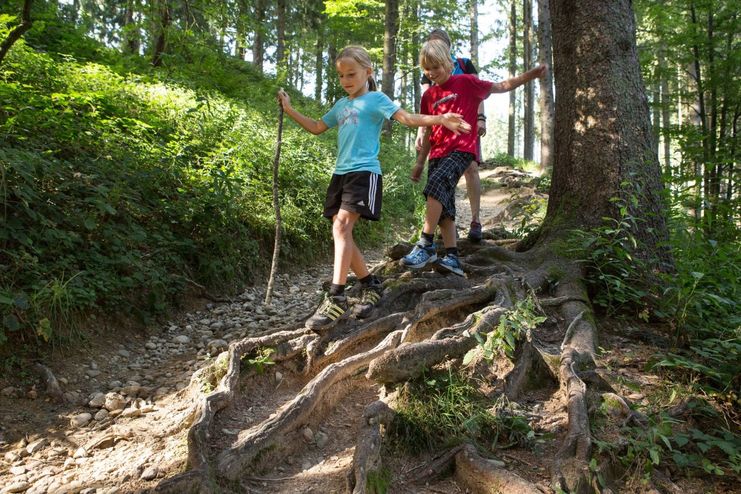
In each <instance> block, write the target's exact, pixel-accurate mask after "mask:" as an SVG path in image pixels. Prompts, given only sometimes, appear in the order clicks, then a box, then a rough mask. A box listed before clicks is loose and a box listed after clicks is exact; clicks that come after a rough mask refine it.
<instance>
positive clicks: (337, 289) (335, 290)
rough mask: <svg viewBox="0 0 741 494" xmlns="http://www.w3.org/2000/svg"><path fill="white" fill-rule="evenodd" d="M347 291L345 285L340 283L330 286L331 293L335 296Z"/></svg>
mask: <svg viewBox="0 0 741 494" xmlns="http://www.w3.org/2000/svg"><path fill="white" fill-rule="evenodd" d="M344 293H345V285H338V284H336V283H332V286H331V287H329V295H330V296H332V297H334V296H335V295H342V294H344Z"/></svg>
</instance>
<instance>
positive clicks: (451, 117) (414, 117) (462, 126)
mask: <svg viewBox="0 0 741 494" xmlns="http://www.w3.org/2000/svg"><path fill="white" fill-rule="evenodd" d="M392 118H393V119H394V120H396V121H397V122H399V123H402V124H404V125H406V126H407V127H429V126H431V125H443V126H445V127H446V128H447V129H449V130H450V131H452V132H453V133H454V134H455V135H458V134H460V133H461V132H462V133H464V134H468V133H469V132H471V126H470V125H469V124H468V123H467V122H466V121H465V120H463V116H462V115H460V114H458V113H444V114H442V115H422V114H420V113H408V112H407V111H406V110H404V109H403V108H399V109H398V110H397V111H396V113H394V116H393V117H392Z"/></svg>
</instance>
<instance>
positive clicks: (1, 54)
mask: <svg viewBox="0 0 741 494" xmlns="http://www.w3.org/2000/svg"><path fill="white" fill-rule="evenodd" d="M32 3H33V0H25V1H24V2H23V11H22V12H21V23H20V24H18V25H17V26H16V27H14V28H13V30H12V31H10V33H8V37H7V38H5V40H3V42H2V44H0V65H2V63H3V59H4V58H5V55H7V54H8V51H10V48H11V47H12V46H13V45H14V44H15V42H16V41H18V40H19V39H21V36H23V34H24V33H25V32H26V31H28V30H29V29H31V26H33V21H32V20H31V4H32Z"/></svg>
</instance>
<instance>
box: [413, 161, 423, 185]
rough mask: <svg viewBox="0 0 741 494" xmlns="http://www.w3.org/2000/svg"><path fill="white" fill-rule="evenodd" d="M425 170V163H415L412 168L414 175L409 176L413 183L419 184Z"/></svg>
mask: <svg viewBox="0 0 741 494" xmlns="http://www.w3.org/2000/svg"><path fill="white" fill-rule="evenodd" d="M424 169H425V164H424V163H415V165H414V167H413V168H412V174H411V175H410V176H409V178H411V179H412V182H419V179H420V178H422V172H423V171H424Z"/></svg>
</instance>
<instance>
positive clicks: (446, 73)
mask: <svg viewBox="0 0 741 494" xmlns="http://www.w3.org/2000/svg"><path fill="white" fill-rule="evenodd" d="M422 69H423V70H424V71H425V75H426V76H427V78H428V79H429V80H431V81H432V82H434V83H435V84H437V85H438V86H439V85H440V84H445V83H446V82H447V80H448V79H450V72H451V70H450V67H447V66H445V65H440V64H432V63H430V64H429V65H425V66H423V67H422Z"/></svg>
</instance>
